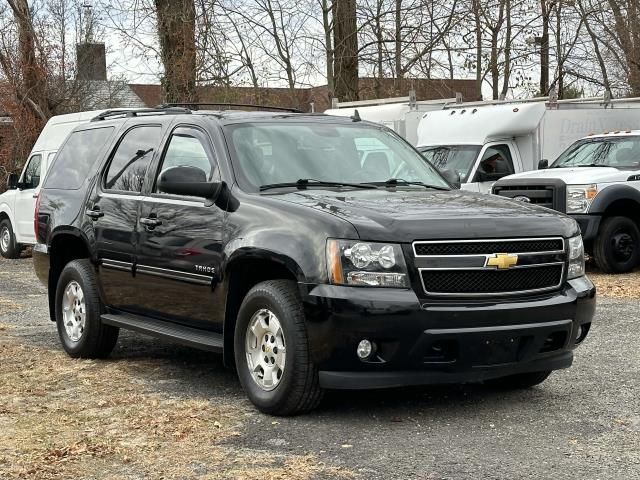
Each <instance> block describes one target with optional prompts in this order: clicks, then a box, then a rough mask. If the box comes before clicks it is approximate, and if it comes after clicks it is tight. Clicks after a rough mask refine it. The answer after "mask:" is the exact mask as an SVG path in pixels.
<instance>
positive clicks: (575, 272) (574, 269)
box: [567, 235, 584, 280]
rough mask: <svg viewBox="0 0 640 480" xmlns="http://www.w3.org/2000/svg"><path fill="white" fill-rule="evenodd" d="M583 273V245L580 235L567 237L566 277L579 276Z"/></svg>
mask: <svg viewBox="0 0 640 480" xmlns="http://www.w3.org/2000/svg"><path fill="white" fill-rule="evenodd" d="M583 275H584V245H583V243H582V236H580V235H578V236H577V237H573V238H570V239H569V271H568V274H567V278H568V279H569V280H571V279H572V278H577V277H581V276H583Z"/></svg>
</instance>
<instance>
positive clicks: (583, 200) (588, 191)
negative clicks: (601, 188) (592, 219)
mask: <svg viewBox="0 0 640 480" xmlns="http://www.w3.org/2000/svg"><path fill="white" fill-rule="evenodd" d="M597 194H598V187H597V185H567V213H587V210H588V209H589V205H591V201H592V200H593V199H594V198H595V197H596V195H597Z"/></svg>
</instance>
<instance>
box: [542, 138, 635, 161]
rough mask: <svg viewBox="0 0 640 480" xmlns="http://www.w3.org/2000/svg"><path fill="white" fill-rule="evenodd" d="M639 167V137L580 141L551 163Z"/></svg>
mask: <svg viewBox="0 0 640 480" xmlns="http://www.w3.org/2000/svg"><path fill="white" fill-rule="evenodd" d="M591 166H596V167H615V168H638V167H640V137H627V136H625V137H618V138H615V137H601V138H593V139H589V140H580V141H579V142H576V143H574V144H573V145H571V146H570V147H569V148H568V149H567V150H565V152H564V153H563V154H562V155H560V156H559V157H558V159H557V160H556V161H555V162H553V165H551V168H562V167H591Z"/></svg>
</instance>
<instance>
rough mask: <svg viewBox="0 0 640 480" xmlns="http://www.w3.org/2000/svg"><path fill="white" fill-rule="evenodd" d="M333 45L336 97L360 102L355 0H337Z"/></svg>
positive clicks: (335, 2) (341, 99)
mask: <svg viewBox="0 0 640 480" xmlns="http://www.w3.org/2000/svg"><path fill="white" fill-rule="evenodd" d="M334 6H335V10H334V15H333V24H334V27H333V28H334V30H333V44H334V51H335V57H334V58H335V72H334V78H335V95H336V97H337V98H338V99H339V100H340V101H346V102H349V101H354V100H358V98H359V92H358V29H357V22H356V2H355V0H335V1H334Z"/></svg>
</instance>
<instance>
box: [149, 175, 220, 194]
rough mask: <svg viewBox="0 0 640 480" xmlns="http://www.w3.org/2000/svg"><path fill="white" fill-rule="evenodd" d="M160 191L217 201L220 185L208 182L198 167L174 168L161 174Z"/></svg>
mask: <svg viewBox="0 0 640 480" xmlns="http://www.w3.org/2000/svg"><path fill="white" fill-rule="evenodd" d="M158 191H160V192H162V193H169V194H173V195H186V196H191V197H201V198H206V199H208V200H212V201H213V200H215V199H216V197H217V195H218V193H219V192H220V183H217V182H207V175H206V173H204V170H202V169H200V168H197V167H172V168H168V169H166V170H165V171H164V172H162V173H161V174H160V179H159V181H158Z"/></svg>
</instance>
